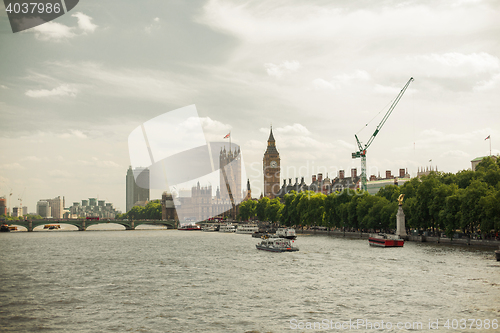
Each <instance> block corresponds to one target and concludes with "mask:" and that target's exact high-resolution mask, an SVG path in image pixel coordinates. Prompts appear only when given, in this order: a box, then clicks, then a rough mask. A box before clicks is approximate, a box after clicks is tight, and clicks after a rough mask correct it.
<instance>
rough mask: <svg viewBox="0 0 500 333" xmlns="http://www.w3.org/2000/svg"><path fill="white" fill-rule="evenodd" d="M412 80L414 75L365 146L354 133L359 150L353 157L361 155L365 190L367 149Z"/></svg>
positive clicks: (365, 187)
mask: <svg viewBox="0 0 500 333" xmlns="http://www.w3.org/2000/svg"><path fill="white" fill-rule="evenodd" d="M411 81H413V78H412V77H411V78H410V79H409V80H408V82H406V84H405V86H404V87H403V89H401V91H400V92H399V94H398V96H397V97H396V99H395V100H394V102H392V104H391V106H390V107H389V110H388V111H387V113H386V114H385V116H384V118H383V119H382V120H381V121H380V124H378V126H377V128H376V129H375V132H373V134H372V136H371V137H370V139H368V141H367V142H366V144H365V146H364V147H363V145H362V144H361V142H360V141H359V139H358V135H357V134H354V137H355V138H356V142H357V144H358V148H359V151H357V152H354V153H352V158H360V157H361V189H362V190H364V191H366V190H367V186H366V181H367V180H366V151H367V150H368V147H370V145H371V144H372V142H373V140H374V139H375V137H376V136H377V134H378V132H380V130H381V129H382V126H384V124H385V122H386V121H387V119H388V118H389V116H390V115H391V113H392V111H393V110H394V108H395V107H396V105H397V104H398V102H399V100H400V99H401V97H403V94H404V93H405V91H406V89H407V88H408V86H409V85H410V83H411Z"/></svg>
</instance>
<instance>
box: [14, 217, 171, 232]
mask: <svg viewBox="0 0 500 333" xmlns="http://www.w3.org/2000/svg"><path fill="white" fill-rule="evenodd" d="M6 222H7V223H9V225H15V226H21V227H25V228H26V229H28V231H33V229H34V228H36V227H38V226H41V225H46V224H70V225H74V226H75V227H77V228H78V230H79V231H85V230H87V228H88V227H90V226H91V225H96V224H108V223H114V224H120V225H122V226H124V227H125V229H126V230H134V229H135V228H136V227H138V226H140V225H141V224H147V225H161V226H165V227H167V228H169V229H176V228H177V221H174V220H136V221H133V220H130V221H129V220H110V219H102V220H71V219H67V220H25V221H6ZM11 223H12V224H11Z"/></svg>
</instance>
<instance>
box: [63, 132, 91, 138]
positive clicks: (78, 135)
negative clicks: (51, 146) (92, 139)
mask: <svg viewBox="0 0 500 333" xmlns="http://www.w3.org/2000/svg"><path fill="white" fill-rule="evenodd" d="M58 137H59V138H62V139H68V138H72V137H75V138H79V139H86V138H87V135H85V134H84V133H83V132H82V131H79V130H71V131H70V132H69V133H63V134H60V135H58Z"/></svg>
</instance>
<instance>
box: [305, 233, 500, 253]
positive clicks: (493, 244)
mask: <svg viewBox="0 0 500 333" xmlns="http://www.w3.org/2000/svg"><path fill="white" fill-rule="evenodd" d="M296 233H298V234H309V235H329V236H334V237H345V238H355V239H360V238H361V239H368V237H369V235H370V233H366V232H349V231H346V232H344V231H342V230H310V229H309V230H301V229H296ZM403 238H404V239H405V241H409V242H420V243H436V244H446V245H461V246H480V247H488V248H495V249H498V248H499V246H500V241H495V240H484V239H468V238H454V239H450V238H446V237H431V236H405V237H403Z"/></svg>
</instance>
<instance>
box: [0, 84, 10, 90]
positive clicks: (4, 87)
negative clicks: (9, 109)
mask: <svg viewBox="0 0 500 333" xmlns="http://www.w3.org/2000/svg"><path fill="white" fill-rule="evenodd" d="M0 88H2V89H9V88H8V87H7V86H4V85H3V84H0Z"/></svg>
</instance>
